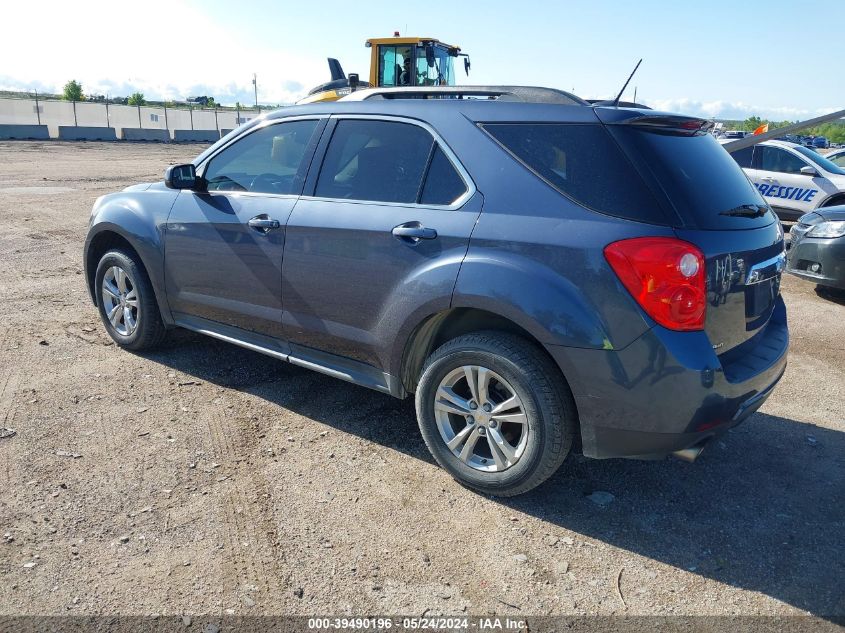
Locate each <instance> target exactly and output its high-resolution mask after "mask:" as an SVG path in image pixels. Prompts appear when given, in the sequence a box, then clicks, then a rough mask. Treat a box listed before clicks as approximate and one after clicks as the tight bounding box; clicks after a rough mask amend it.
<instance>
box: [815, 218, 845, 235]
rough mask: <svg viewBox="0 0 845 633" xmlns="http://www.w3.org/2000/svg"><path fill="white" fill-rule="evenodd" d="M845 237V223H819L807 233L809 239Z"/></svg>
mask: <svg viewBox="0 0 845 633" xmlns="http://www.w3.org/2000/svg"><path fill="white" fill-rule="evenodd" d="M843 235H845V221H843V222H819V223H818V224H816V225H815V226H814V227H813V228H811V229H810V230H809V231H808V232H807V237H842V236H843Z"/></svg>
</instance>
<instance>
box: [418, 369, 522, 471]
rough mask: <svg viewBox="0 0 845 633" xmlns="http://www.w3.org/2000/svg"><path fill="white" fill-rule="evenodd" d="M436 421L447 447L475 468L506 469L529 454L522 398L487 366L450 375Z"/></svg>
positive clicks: (436, 407)
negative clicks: (526, 448) (526, 449)
mask: <svg viewBox="0 0 845 633" xmlns="http://www.w3.org/2000/svg"><path fill="white" fill-rule="evenodd" d="M434 417H435V420H436V421H437V429H438V430H439V431H440V437H441V438H442V439H443V441H444V442H445V443H446V446H447V448H448V449H449V450H450V451H451V452H452V454H453V455H454V456H455V457H457V458H458V459H459V460H461V461H462V462H463V463H465V464H466V465H467V466H469V467H471V468H474V469H475V470H480V471H484V472H500V471H503V470H506V469H508V468H510V467H512V466H513V465H515V464H516V463H517V462H518V461H519V460H520V458H521V457H522V455H523V453H524V452H525V447H526V445H527V442H528V434H529V433H530V428H529V425H528V416H527V415H526V413H525V407H524V406H523V403H522V400H521V399H520V398H519V396H518V395H517V393H516V391H515V390H514V388H513V387H512V386H511V385H510V384H509V383H508V382H507V381H506V380H505V379H504V378H502V377H501V376H500V375H499V374H497V373H496V372H494V371H493V370H491V369H488V368H487V367H481V366H479V365H465V366H462V367H458V368H457V369H454V370H452V371H450V372H449V373H448V374H446V376H445V377H444V378H443V380H441V381H440V385H439V386H438V388H437V393H436V395H435V401H434Z"/></svg>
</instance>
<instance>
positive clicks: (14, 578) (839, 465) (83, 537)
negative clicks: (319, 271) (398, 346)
mask: <svg viewBox="0 0 845 633" xmlns="http://www.w3.org/2000/svg"><path fill="white" fill-rule="evenodd" d="M200 150H201V147H199V146H186V145H185V146H168V145H147V144H141V145H130V144H107V143H59V142H53V143H35V142H3V143H0V427H5V428H8V429H14V430H15V431H16V434H15V435H14V436H12V437H3V436H2V435H0V615H15V614H63V615H66V614H138V615H145V614H153V613H158V614H176V615H178V614H185V613H189V614H224V613H234V614H247V615H257V614H327V613H331V614H352V613H355V614H362V613H386V614H390V613H399V614H409V615H413V614H424V613H426V614H429V615H431V614H439V613H451V614H463V613H468V614H469V613H473V614H488V613H497V614H501V615H506V614H510V615H526V614H530V615H543V614H605V615H606V614H621V613H626V614H641V615H647V614H690V615H697V614H745V615H757V614H770V615H790V614H802V613H809V614H813V615H817V616H822V617H824V618H830V616H834V615H838V616H839V617H842V616H843V615H845V593H843V592H845V556H844V555H843V554H845V545H843V542H842V541H843V535H844V534H845V505H843V491H845V338H843V321H845V300H843V299H841V298H838V299H837V298H824V297H821V296H819V295H817V294H816V292H815V290H814V287H813V286H812V285H811V284H808V283H806V282H803V281H800V280H798V279H796V278H793V277H786V278H785V279H784V283H783V293H784V296H785V298H786V302H787V304H788V307H789V310H790V319H791V324H792V333H793V339H792V349H791V353H790V364H789V368H788V369H787V372H786V376H785V377H784V379H783V381H782V382H781V384H780V386H779V387H778V389H777V390H776V391H775V393H774V395H773V396H772V397H771V398H770V399H769V401H768V402H767V403H766V404H765V406H764V407H763V409H762V411H761V412H760V413H758V414H756V415H755V416H753V418H751V419H750V420H749V421H747V422H746V423H744V424H743V425H741V426H740V427H738V428H736V429H735V430H733V431H731V432H730V433H728V434H727V435H726V436H724V437H723V438H722V439H721V440H720V441H717V442H714V443H713V444H712V445H711V447H710V448H708V450H707V451H705V452H704V454H703V455H702V456H701V458H700V459H699V460H698V461H697V462H696V463H695V464H686V463H682V462H678V461H674V460H666V461H656V462H634V461H623V460H609V461H591V460H586V459H583V458H581V457H577V456H575V457H572V458H570V459H569V460H568V461H567V462H566V464H565V465H564V466H563V468H562V469H561V470H560V472H559V473H558V474H557V475H556V476H554V477H553V478H552V479H551V480H550V481H549V482H548V483H546V484H545V485H543V486H542V487H541V488H539V489H538V490H536V491H534V492H532V493H530V494H528V495H526V496H524V497H521V498H518V499H515V500H508V501H501V500H496V499H491V498H486V497H483V496H479V495H478V494H476V493H473V492H471V491H469V490H466V489H464V488H462V487H461V486H459V485H458V484H456V483H455V482H454V481H452V480H451V479H450V478H449V477H448V476H447V475H446V474H445V473H444V472H443V471H442V470H440V469H438V468H437V467H436V466H435V465H434V464H433V462H432V460H431V458H430V457H429V456H428V454H427V452H426V449H425V446H424V445H423V442H422V439H421V438H420V436H419V433H418V430H417V427H416V422H415V419H414V413H413V406H412V402H410V401H404V402H403V401H398V400H394V399H391V398H390V397H388V396H385V395H382V394H378V393H375V392H372V391H368V390H366V389H363V388H359V387H355V386H352V385H350V384H346V383H344V382H341V381H338V380H333V379H331V378H328V377H325V376H322V375H320V374H317V373H313V372H309V371H307V370H305V369H300V368H297V367H293V366H290V365H287V364H284V363H281V362H278V361H275V360H273V359H270V358H267V357H263V356H261V355H258V354H255V353H252V352H249V351H246V350H243V349H240V348H237V347H234V346H230V345H226V344H224V343H220V342H217V341H214V340H211V339H208V338H203V337H200V336H198V335H193V334H189V333H186V332H175V333H174V334H173V335H172V336H171V337H170V339H169V343H168V345H167V346H166V347H164V348H162V349H161V350H159V351H156V352H154V353H149V354H143V355H139V354H132V353H129V352H125V351H121V350H120V349H117V348H116V347H115V346H114V345H113V344H112V343H111V340H110V339H109V338H108V337H107V336H106V334H105V332H104V330H103V328H102V327H101V325H100V322H99V318H98V315H97V313H96V311H95V309H94V307H93V306H92V305H91V303H90V301H89V299H88V296H87V293H86V290H85V285H84V282H83V277H82V266H81V261H80V260H81V250H82V243H83V239H84V235H85V231H86V227H87V220H88V214H89V210H90V208H91V205H92V203H93V201H94V199H95V198H96V197H97V196H99V195H102V194H104V193H107V192H109V191H113V190H116V189H119V188H122V187H124V186H126V185H129V184H132V183H135V182H139V181H145V180H150V179H158V178H160V175H161V173H162V171H163V169H164V168H165V167H166V166H167V165H168V164H171V163H174V162H182V161H185V160H187V159H190V158H191V157H192V156H194V155H195V154H197V153H198V152H199V151H200ZM597 491H598V492H602V493H608V494H599V495H596V494H594V493H596V492H597Z"/></svg>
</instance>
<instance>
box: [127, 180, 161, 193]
mask: <svg viewBox="0 0 845 633" xmlns="http://www.w3.org/2000/svg"><path fill="white" fill-rule="evenodd" d="M147 190H149V191H167V190H168V189H167V187H166V186H165V184H164V181H163V180H162V181H159V182H142V183H138V184H137V185H130V186H129V187H126V189H124V191H147Z"/></svg>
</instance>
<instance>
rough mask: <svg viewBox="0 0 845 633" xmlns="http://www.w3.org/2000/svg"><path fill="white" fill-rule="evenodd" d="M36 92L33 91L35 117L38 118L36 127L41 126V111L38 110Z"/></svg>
mask: <svg viewBox="0 0 845 633" xmlns="http://www.w3.org/2000/svg"><path fill="white" fill-rule="evenodd" d="M38 107H39V106H38V91H37V90H36V91H35V116H37V117H38V125H41V110H39V109H38Z"/></svg>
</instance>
